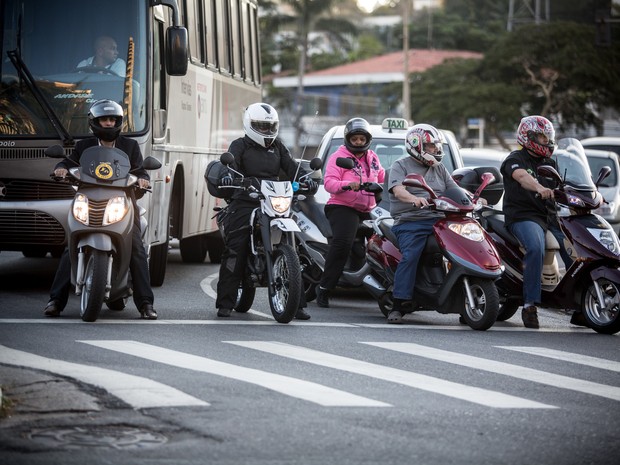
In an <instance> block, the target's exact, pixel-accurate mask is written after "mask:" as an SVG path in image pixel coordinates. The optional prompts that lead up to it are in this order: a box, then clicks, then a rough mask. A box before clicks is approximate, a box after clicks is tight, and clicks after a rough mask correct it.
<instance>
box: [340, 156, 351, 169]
mask: <svg viewBox="0 0 620 465" xmlns="http://www.w3.org/2000/svg"><path fill="white" fill-rule="evenodd" d="M336 166H338V167H339V168H344V169H346V170H352V169H353V167H354V166H355V162H354V161H353V160H352V159H351V158H347V157H338V158H336Z"/></svg>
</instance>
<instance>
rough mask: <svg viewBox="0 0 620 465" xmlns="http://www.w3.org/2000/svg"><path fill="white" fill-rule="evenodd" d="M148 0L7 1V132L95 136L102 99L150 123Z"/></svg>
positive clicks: (3, 85) (130, 124)
mask: <svg viewBox="0 0 620 465" xmlns="http://www.w3.org/2000/svg"><path fill="white" fill-rule="evenodd" d="M147 3H148V2H147V1H146V0H133V1H131V0H107V1H105V2H101V1H100V0H63V1H62V2H42V1H40V0H0V18H2V19H1V20H0V21H2V22H1V24H0V26H1V28H2V29H1V34H2V43H1V44H0V55H1V56H0V77H1V80H0V138H2V137H12V138H15V137H20V138H23V137H36V138H57V137H58V134H59V129H58V126H59V125H60V126H61V127H62V130H63V131H66V132H68V133H69V134H70V135H71V136H72V137H76V138H79V137H85V136H87V135H89V129H88V116H87V115H88V108H89V107H90V105H91V104H92V103H93V102H94V101H96V100H99V99H103V98H105V99H111V100H114V101H116V102H118V103H119V104H120V105H121V106H122V107H123V109H124V111H125V118H124V127H123V131H124V132H126V133H130V134H131V133H138V132H141V131H144V130H145V128H146V123H147V122H146V115H147V111H146V108H147V106H146V99H147V92H146V89H147V75H148V73H147V69H148V68H147V62H146V60H147V51H148V43H149V42H148V40H147V32H146V31H147V17H148V16H147V14H146V12H147V9H146V8H147Z"/></svg>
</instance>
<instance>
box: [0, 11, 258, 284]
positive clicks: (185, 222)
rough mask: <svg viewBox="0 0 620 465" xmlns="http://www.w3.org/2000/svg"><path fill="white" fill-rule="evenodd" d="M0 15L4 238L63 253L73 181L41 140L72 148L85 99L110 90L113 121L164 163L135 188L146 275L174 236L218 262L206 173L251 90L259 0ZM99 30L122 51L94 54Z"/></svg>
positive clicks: (233, 131) (189, 258)
mask: <svg viewBox="0 0 620 465" xmlns="http://www.w3.org/2000/svg"><path fill="white" fill-rule="evenodd" d="M177 1H178V3H177ZM184 26H185V27H184ZM0 27H1V30H0V35H1V37H2V43H1V44H0V77H1V81H0V250H17V251H22V253H23V254H24V255H26V256H30V257H36V256H44V255H45V254H47V253H48V252H51V253H52V255H55V256H58V255H59V254H60V253H61V252H62V249H63V247H64V246H65V244H66V233H65V230H66V223H67V214H68V211H69V204H70V201H71V199H72V198H73V190H72V188H71V187H69V186H67V185H64V184H62V183H57V182H54V181H52V180H51V179H50V177H49V174H50V173H51V171H52V169H53V166H54V165H55V163H56V162H57V160H53V159H49V158H46V157H45V156H44V153H43V152H44V149H45V148H46V147H48V146H50V145H53V144H58V143H60V144H62V145H63V146H64V147H65V152H66V153H67V154H68V153H70V152H71V150H72V147H73V145H74V143H75V141H76V140H79V139H80V138H84V137H88V136H89V129H88V118H87V113H88V108H89V106H90V104H91V103H92V102H94V101H95V100H98V99H102V98H107V99H112V100H114V101H116V102H119V103H120V104H121V106H123V108H124V110H125V114H126V118H125V125H124V127H123V133H124V134H125V135H127V136H129V137H133V138H135V139H136V140H137V141H138V143H139V144H140V147H141V150H142V154H143V155H144V156H147V155H152V156H154V157H156V158H157V159H158V160H160V161H161V162H162V168H161V169H159V170H157V171H152V172H151V173H150V174H151V181H152V182H151V184H152V186H153V192H152V194H147V195H145V196H144V198H143V199H142V200H141V201H140V204H141V205H142V206H143V207H145V208H146V210H147V212H148V213H147V215H148V217H147V218H148V223H149V230H148V238H147V245H148V246H150V270H151V282H152V284H153V285H154V286H159V285H161V284H162V283H163V280H164V276H165V270H166V260H167V254H168V248H169V240H170V239H171V238H176V239H178V240H179V244H180V252H181V256H182V258H183V260H184V261H186V262H202V261H204V260H205V258H206V256H207V252H208V253H209V256H210V260H211V261H212V262H218V261H219V260H220V257H221V250H222V247H221V237H220V235H219V233H218V231H217V227H216V225H215V222H214V220H213V219H212V216H213V207H214V206H215V202H216V199H214V198H212V197H210V196H209V194H208V192H207V189H206V184H205V182H204V178H203V175H204V171H205V168H206V166H207V164H208V162H209V161H210V160H212V159H214V158H215V157H217V156H219V155H220V154H221V153H222V152H223V151H225V150H226V149H227V148H228V145H229V144H230V142H231V141H232V140H233V139H235V138H237V137H239V136H241V135H243V123H242V118H243V110H244V108H245V107H246V106H247V105H249V104H250V103H253V102H257V101H260V98H261V74H260V55H259V40H258V3H257V1H256V0H106V1H103V2H102V1H100V0H56V1H41V0H0ZM104 36H105V37H108V38H111V39H113V40H111V41H110V40H109V39H107V42H106V41H105V40H104V41H103V42H105V43H107V44H108V49H110V50H108V51H107V52H106V53H110V54H113V53H114V49H113V48H114V47H113V45H114V43H115V44H116V47H117V51H118V59H120V60H122V62H121V61H117V62H115V63H114V64H112V65H111V66H109V67H105V66H104V67H101V66H97V64H96V62H97V60H96V59H93V58H91V57H93V56H94V55H95V52H94V51H93V50H94V47H95V46H96V45H97V44H100V43H101V41H98V39H99V38H101V37H104ZM110 42H111V43H112V46H110ZM102 53H103V52H102ZM113 59H114V56H112V58H111V59H110V60H113Z"/></svg>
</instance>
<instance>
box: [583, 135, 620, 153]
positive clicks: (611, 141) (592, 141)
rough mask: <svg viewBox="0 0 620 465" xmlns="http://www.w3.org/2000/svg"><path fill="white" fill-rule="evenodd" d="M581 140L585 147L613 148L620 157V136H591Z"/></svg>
mask: <svg viewBox="0 0 620 465" xmlns="http://www.w3.org/2000/svg"><path fill="white" fill-rule="evenodd" d="M580 142H581V145H583V148H584V149H596V150H611V151H612V152H615V153H616V155H617V156H618V157H620V137H589V138H587V139H583V140H581V141H580Z"/></svg>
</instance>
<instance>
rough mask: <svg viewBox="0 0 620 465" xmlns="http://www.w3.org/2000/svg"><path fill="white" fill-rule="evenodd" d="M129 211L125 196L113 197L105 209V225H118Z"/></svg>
mask: <svg viewBox="0 0 620 465" xmlns="http://www.w3.org/2000/svg"><path fill="white" fill-rule="evenodd" d="M128 210H129V208H128V205H127V198H126V197H125V196H124V195H120V196H118V197H112V198H111V199H110V200H108V204H107V205H106V207H105V212H104V214H103V225H104V226H108V225H110V224H114V223H118V222H119V221H120V220H122V219H123V218H124V217H125V215H126V214H127V211H128Z"/></svg>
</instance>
